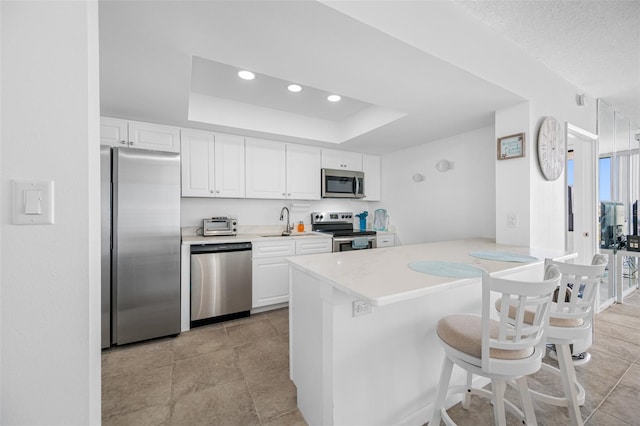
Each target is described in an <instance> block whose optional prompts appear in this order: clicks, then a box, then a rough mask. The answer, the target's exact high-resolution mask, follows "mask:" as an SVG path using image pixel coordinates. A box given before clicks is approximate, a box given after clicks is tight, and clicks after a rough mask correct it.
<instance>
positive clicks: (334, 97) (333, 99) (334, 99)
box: [327, 95, 342, 102]
mask: <svg viewBox="0 0 640 426" xmlns="http://www.w3.org/2000/svg"><path fill="white" fill-rule="evenodd" d="M340 99H342V98H341V97H340V95H329V96H327V100H328V101H329V102H338V101H339V100H340Z"/></svg>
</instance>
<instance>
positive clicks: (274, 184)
mask: <svg viewBox="0 0 640 426" xmlns="http://www.w3.org/2000/svg"><path fill="white" fill-rule="evenodd" d="M286 155H287V151H286V144H285V143H284V142H275V141H268V140H263V139H254V138H247V140H246V156H245V158H246V163H245V164H246V184H247V191H246V195H247V198H273V199H285V198H286V196H287V189H286V185H287V181H286V167H287V162H286Z"/></svg>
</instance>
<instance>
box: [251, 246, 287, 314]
mask: <svg viewBox="0 0 640 426" xmlns="http://www.w3.org/2000/svg"><path fill="white" fill-rule="evenodd" d="M252 283H253V296H252V297H253V308H258V307H260V306H268V305H273V304H276V303H283V302H288V301H289V264H288V263H287V262H285V260H284V258H282V257H272V258H267V259H254V260H253V279H252Z"/></svg>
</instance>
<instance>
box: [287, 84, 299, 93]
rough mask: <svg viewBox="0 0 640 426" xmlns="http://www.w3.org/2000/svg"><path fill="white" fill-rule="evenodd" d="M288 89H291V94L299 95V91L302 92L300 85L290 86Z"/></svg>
mask: <svg viewBox="0 0 640 426" xmlns="http://www.w3.org/2000/svg"><path fill="white" fill-rule="evenodd" d="M287 89H289V91H290V92H293V93H298V92H299V91H301V90H302V86H300V85H298V84H290V85H289V86H288V87H287Z"/></svg>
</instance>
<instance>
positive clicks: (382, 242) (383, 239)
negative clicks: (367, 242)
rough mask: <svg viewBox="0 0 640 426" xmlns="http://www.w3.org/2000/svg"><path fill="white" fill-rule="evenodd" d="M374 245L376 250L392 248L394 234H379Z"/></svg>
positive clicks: (394, 242) (394, 238)
mask: <svg viewBox="0 0 640 426" xmlns="http://www.w3.org/2000/svg"><path fill="white" fill-rule="evenodd" d="M376 245H377V247H378V248H382V247H393V246H395V245H396V236H395V234H386V233H385V234H380V233H378V234H377V235H376Z"/></svg>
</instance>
